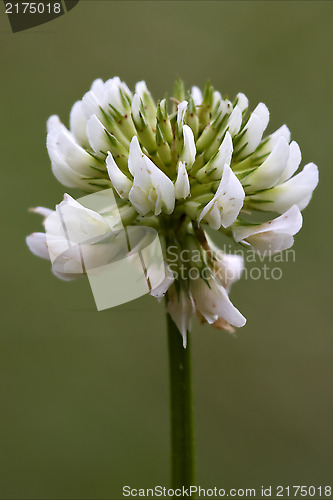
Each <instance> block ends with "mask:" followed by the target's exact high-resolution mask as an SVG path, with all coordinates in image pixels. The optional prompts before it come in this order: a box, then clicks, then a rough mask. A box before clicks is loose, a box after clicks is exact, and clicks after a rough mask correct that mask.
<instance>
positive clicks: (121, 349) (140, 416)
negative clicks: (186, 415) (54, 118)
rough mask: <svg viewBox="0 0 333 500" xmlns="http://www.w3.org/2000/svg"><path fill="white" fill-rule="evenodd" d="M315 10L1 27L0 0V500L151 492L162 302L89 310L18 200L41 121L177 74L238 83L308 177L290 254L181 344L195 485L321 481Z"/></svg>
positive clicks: (35, 179) (98, 13) (102, 6)
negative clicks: (229, 314)
mask: <svg viewBox="0 0 333 500" xmlns="http://www.w3.org/2000/svg"><path fill="white" fill-rule="evenodd" d="M332 14H333V4H332V3H331V2H321V1H315V2H312V1H306V2H302V1H296V2H287V1H286V2H283V1H280V2H274V1H269V2H268V1H266V2H265V1H262V2H256V1H245V2H239V1H229V2H225V1H215V2H210V1H205V2H201V1H185V2H181V1H179V2H176V1H174V2H164V1H147V2H143V1H133V2H131V1H122V2H121V1H101V2H99V1H93V2H92V1H84V0H81V1H80V2H79V4H78V5H77V7H75V8H74V9H73V10H72V11H71V12H69V13H68V14H66V15H64V16H62V17H60V18H59V19H56V20H54V21H52V22H50V23H48V24H45V25H42V26H40V27H37V28H34V29H31V30H28V31H26V32H21V33H16V34H12V33H11V31H10V27H9V22H8V19H7V18H6V16H5V13H4V6H3V4H1V6H0V15H1V17H0V47H1V75H2V76H1V79H0V86H1V93H0V97H1V114H0V120H1V135H0V137H1V143H2V146H1V151H2V154H1V189H2V195H1V202H2V209H1V220H2V222H1V224H2V226H1V228H2V229H1V236H2V245H1V250H2V258H1V265H2V299H1V306H2V314H1V323H2V330H1V337H0V347H1V353H0V363H1V365H0V373H1V380H0V384H1V385H0V391H1V392H0V395H1V416H0V418H1V428H0V450H1V451H0V473H1V485H0V497H1V499H14V498H17V499H26V498H27V499H28V498H29V499H32V498H38V499H55V498H58V499H83V498H84V499H92V498H100V499H116V498H120V497H121V492H122V486H123V485H125V484H128V485H131V486H132V487H152V486H154V485H157V484H161V485H165V486H167V485H168V472H169V471H168V467H169V456H168V453H169V442H168V433H169V420H168V370H167V369H168V366H167V343H166V329H165V324H164V317H163V305H162V304H158V303H157V302H156V301H155V300H154V299H153V298H151V297H148V296H146V297H142V298H141V299H138V300H136V301H134V302H131V303H128V304H125V305H122V306H120V307H117V308H114V309H110V310H106V311H103V312H97V311H96V310H95V306H94V302H93V298H92V294H91V292H90V289H89V285H88V282H87V281H86V280H85V279H82V280H78V281H76V282H72V283H65V282H61V281H59V280H57V279H56V278H55V277H54V276H53V275H52V273H51V272H50V265H49V263H47V262H46V261H42V260H40V259H37V258H36V257H34V256H33V255H31V254H30V253H29V251H28V249H27V247H26V246H25V241H24V240H25V236H26V235H28V234H29V233H31V232H33V231H36V230H37V231H38V230H41V223H40V218H39V217H38V216H36V215H33V214H30V213H28V211H27V210H28V208H29V207H32V206H36V205H43V206H49V207H54V205H55V204H56V203H57V202H59V201H60V200H61V199H62V195H63V192H64V190H65V188H63V187H62V186H61V185H60V184H59V183H58V182H57V181H56V180H55V179H54V178H53V176H52V173H51V169H50V165H49V160H48V156H47V153H46V148H45V122H46V120H47V118H48V116H49V115H51V114H54V113H55V114H58V115H60V117H61V118H62V119H63V120H64V121H65V123H68V113H69V110H70V107H71V105H72V104H73V102H74V101H75V100H77V99H79V98H80V97H81V96H82V94H83V93H84V92H85V91H86V90H87V89H88V87H89V86H90V84H91V82H92V81H93V80H94V79H95V78H97V77H102V78H103V79H107V78H109V77H112V76H114V75H119V76H120V77H121V78H122V79H124V80H125V81H126V82H127V83H128V84H129V85H130V86H132V87H133V85H134V83H135V82H136V81H138V80H141V79H145V80H146V81H147V83H148V85H149V87H150V89H151V91H152V93H153V95H154V96H155V97H157V98H158V97H159V96H162V95H163V94H164V92H165V90H169V91H170V90H171V89H172V82H173V80H174V78H175V77H176V76H177V75H180V76H181V77H182V78H183V79H184V80H185V81H186V83H187V85H188V86H191V85H193V84H199V85H203V84H204V83H205V80H206V79H207V78H210V79H211V81H212V82H213V84H214V85H215V86H216V88H218V89H220V90H221V91H222V92H223V94H227V95H229V96H230V97H233V96H234V95H235V94H236V93H237V92H239V91H243V92H245V93H246V94H247V96H248V97H249V99H250V102H251V105H252V106H253V107H254V106H255V105H256V104H257V102H259V101H263V102H265V103H266V104H267V106H268V107H269V109H270V112H271V122H270V125H269V131H273V130H275V129H276V128H277V127H279V126H280V125H281V124H282V123H287V125H288V126H289V127H290V129H291V130H292V133H293V138H294V139H295V140H297V141H298V142H299V143H300V145H301V148H302V153H303V164H305V163H307V162H309V161H314V162H315V163H317V164H318V165H319V167H320V178H321V180H320V186H319V188H318V189H317V191H316V192H315V194H314V197H313V200H312V203H311V205H310V206H309V207H308V208H307V209H306V210H305V211H304V219H305V220H304V226H303V229H302V231H301V233H300V234H299V235H298V236H297V237H296V243H295V246H294V248H295V251H296V262H295V263H288V264H283V266H282V267H283V273H284V274H283V279H281V280H279V281H274V280H269V281H265V280H258V281H254V280H244V281H242V282H240V283H238V284H237V285H236V286H235V287H234V290H233V291H232V294H231V298H232V300H233V302H234V303H235V304H236V305H237V306H238V307H239V308H240V310H241V311H242V312H243V313H244V314H245V315H246V317H247V318H248V325H247V326H245V327H244V328H243V329H241V330H239V331H238V333H237V336H236V337H233V336H230V335H229V334H226V333H224V332H220V331H218V330H214V329H212V328H210V327H208V326H206V327H201V326H199V324H197V323H196V324H195V326H194V329H193V333H192V338H193V342H192V347H193V364H194V387H195V417H196V444H197V457H198V458H197V468H198V484H200V485H201V486H205V487H214V486H218V487H224V488H232V487H236V488H241V487H247V488H250V487H254V488H258V489H259V487H260V486H261V485H262V484H263V485H267V486H268V485H270V484H272V485H278V484H281V485H288V484H289V485H292V484H307V485H309V484H313V485H315V486H319V485H326V484H329V483H330V481H331V479H332V476H331V473H332V459H333V436H332V421H333V400H332V375H333V368H332V354H333V335H332V300H331V281H332V275H331V269H332V261H331V253H332V232H331V225H332V223H331V212H332V188H331V186H332V181H333V178H332V177H333V176H332V171H333V165H332V138H331V137H332V136H331V130H330V128H332V121H331V120H332V119H331V117H332V111H333V110H332V84H333V73H332V69H331V56H332V44H333V30H332Z"/></svg>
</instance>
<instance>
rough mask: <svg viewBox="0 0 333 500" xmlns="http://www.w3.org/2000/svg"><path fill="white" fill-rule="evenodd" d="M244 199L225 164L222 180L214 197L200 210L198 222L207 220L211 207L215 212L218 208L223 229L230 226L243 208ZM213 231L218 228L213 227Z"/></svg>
mask: <svg viewBox="0 0 333 500" xmlns="http://www.w3.org/2000/svg"><path fill="white" fill-rule="evenodd" d="M244 197H245V193H244V190H243V187H242V185H241V183H240V182H239V180H238V179H237V177H236V175H235V174H234V172H233V171H232V170H231V168H230V167H229V165H227V164H225V166H224V169H223V175H222V179H221V182H220V185H219V187H218V189H217V191H216V193H215V196H214V197H213V199H212V200H211V201H210V202H209V203H208V204H207V205H206V206H205V207H204V209H203V210H202V212H201V214H200V216H199V221H201V220H202V219H203V218H207V215H208V213H209V212H210V211H211V210H212V209H213V207H214V208H215V212H216V207H218V208H219V211H220V216H221V225H222V226H223V227H228V226H230V225H231V224H232V223H233V222H234V221H235V220H236V218H237V216H238V214H239V211H240V209H241V208H242V206H243V202H244ZM215 219H216V216H215ZM214 225H215V224H214ZM212 227H213V226H212ZM213 229H218V228H217V227H216V226H215V227H213Z"/></svg>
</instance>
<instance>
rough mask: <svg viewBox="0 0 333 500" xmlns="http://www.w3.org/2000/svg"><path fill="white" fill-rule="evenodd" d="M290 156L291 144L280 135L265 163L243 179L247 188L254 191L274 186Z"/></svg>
mask: <svg viewBox="0 0 333 500" xmlns="http://www.w3.org/2000/svg"><path fill="white" fill-rule="evenodd" d="M288 157H289V144H288V143H287V141H286V140H285V139H284V138H283V137H280V139H279V140H278V142H277V144H276V146H275V147H274V149H273V151H272V152H271V154H270V155H269V156H268V158H267V159H266V160H265V161H264V163H263V164H262V165H260V167H258V168H257V169H256V170H254V171H253V172H251V173H250V174H249V175H247V176H246V177H244V178H243V179H242V184H243V186H244V188H245V190H246V191H252V192H253V191H260V190H262V189H268V188H271V187H272V186H274V185H275V184H276V182H277V181H278V179H279V178H280V177H281V174H282V172H283V171H284V170H285V168H286V166H287V161H288Z"/></svg>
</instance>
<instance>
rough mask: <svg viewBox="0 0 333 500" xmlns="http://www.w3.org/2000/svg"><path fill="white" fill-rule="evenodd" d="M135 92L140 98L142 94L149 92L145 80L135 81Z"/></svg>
mask: <svg viewBox="0 0 333 500" xmlns="http://www.w3.org/2000/svg"><path fill="white" fill-rule="evenodd" d="M135 93H136V94H137V95H138V96H139V97H140V99H143V96H144V94H150V92H149V90H148V88H147V85H146V82H145V81H143V80H142V81H141V82H137V83H136V84H135Z"/></svg>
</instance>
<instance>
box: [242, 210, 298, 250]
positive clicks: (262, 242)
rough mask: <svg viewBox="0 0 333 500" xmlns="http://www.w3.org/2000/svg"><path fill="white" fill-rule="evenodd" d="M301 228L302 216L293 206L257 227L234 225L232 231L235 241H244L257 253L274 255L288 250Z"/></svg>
mask: <svg viewBox="0 0 333 500" xmlns="http://www.w3.org/2000/svg"><path fill="white" fill-rule="evenodd" d="M301 227H302V214H301V212H300V210H299V208H298V207H297V206H296V205H294V206H292V207H291V208H290V209H289V210H288V211H287V212H285V213H284V214H283V215H280V217H277V218H276V219H273V220H271V221H268V222H264V223H263V224H259V225H257V226H237V225H235V227H234V228H233V230H232V231H233V236H234V239H235V241H243V242H244V241H245V242H247V243H249V244H250V245H251V246H252V247H253V248H254V249H255V250H257V251H258V252H259V253H265V252H271V253H275V252H280V251H282V250H286V249H287V248H290V247H291V246H292V244H293V242H294V238H293V236H294V235H295V234H296V233H298V231H299V230H300V229H301Z"/></svg>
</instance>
